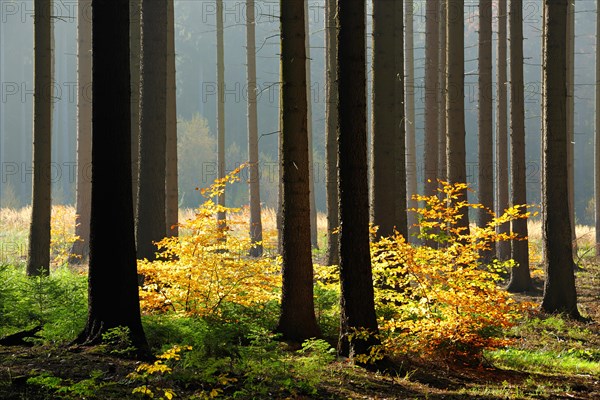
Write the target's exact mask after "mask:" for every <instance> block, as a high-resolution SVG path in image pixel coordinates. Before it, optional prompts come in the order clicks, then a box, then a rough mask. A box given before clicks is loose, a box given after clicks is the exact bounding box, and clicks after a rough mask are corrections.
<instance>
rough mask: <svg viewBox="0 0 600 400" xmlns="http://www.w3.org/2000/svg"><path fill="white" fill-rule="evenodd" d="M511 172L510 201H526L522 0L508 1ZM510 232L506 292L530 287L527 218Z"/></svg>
mask: <svg viewBox="0 0 600 400" xmlns="http://www.w3.org/2000/svg"><path fill="white" fill-rule="evenodd" d="M508 15H509V27H510V104H511V107H510V138H511V146H510V149H511V153H510V171H511V176H512V180H511V203H512V205H513V206H515V205H525V204H527V185H526V174H525V166H526V163H525V95H524V82H523V1H522V0H510V9H509V14H508ZM512 231H513V232H514V233H516V234H517V235H519V238H520V239H519V240H514V241H513V243H512V257H511V258H512V259H513V260H514V261H515V263H516V266H515V267H514V268H512V270H511V277H510V282H509V283H508V287H507V290H508V291H509V292H523V291H526V290H529V289H530V288H531V286H532V284H531V276H530V273H529V242H528V240H527V220H526V219H517V220H514V221H512Z"/></svg>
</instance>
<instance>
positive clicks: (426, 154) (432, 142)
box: [423, 0, 462, 196]
mask: <svg viewBox="0 0 600 400" xmlns="http://www.w3.org/2000/svg"><path fill="white" fill-rule="evenodd" d="M451 4H452V2H451ZM439 8H440V1H439V0H427V2H426V11H425V110H426V112H425V136H424V142H425V143H424V148H423V164H424V172H425V173H424V194H425V195H426V196H431V195H436V194H437V187H438V183H437V170H438V152H437V149H438V129H439V122H438V118H439V111H438V105H439V104H438V94H437V91H438V89H439V82H438V78H439V76H438V67H439V46H438V43H439V42H438V41H439V15H440V13H439ZM461 53H462V50H461ZM461 74H462V73H461Z"/></svg>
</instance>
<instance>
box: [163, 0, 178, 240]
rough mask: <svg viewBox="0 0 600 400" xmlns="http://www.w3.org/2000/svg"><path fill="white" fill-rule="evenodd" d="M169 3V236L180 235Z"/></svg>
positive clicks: (170, 5)
mask: <svg viewBox="0 0 600 400" xmlns="http://www.w3.org/2000/svg"><path fill="white" fill-rule="evenodd" d="M174 3H175V2H174V1H173V0H169V1H168V3H167V111H166V113H167V115H166V119H167V122H166V124H167V128H166V129H167V139H166V140H167V144H166V172H165V173H166V178H165V179H166V181H165V192H166V200H165V201H166V210H165V212H166V214H165V218H166V220H167V232H166V235H167V236H178V235H179V228H178V224H179V176H178V174H177V159H178V156H177V79H176V68H175V57H176V53H175V5H174Z"/></svg>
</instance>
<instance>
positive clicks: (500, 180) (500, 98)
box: [496, 0, 511, 261]
mask: <svg viewBox="0 0 600 400" xmlns="http://www.w3.org/2000/svg"><path fill="white" fill-rule="evenodd" d="M506 22H507V8H506V0H499V1H498V53H497V58H498V78H497V83H496V86H497V88H496V107H497V109H496V166H497V169H496V176H497V178H496V179H497V182H496V184H497V187H496V214H497V215H502V214H503V213H504V211H505V210H506V209H507V208H508V207H509V203H508V124H507V121H508V106H507V85H508V79H507V73H506V60H507V57H506V42H507V32H506ZM509 231H510V223H505V224H502V225H500V226H499V227H498V229H497V232H498V233H508V232H509ZM510 252H511V247H510V241H508V240H505V241H500V242H498V243H497V244H496V257H497V258H498V259H499V260H500V261H506V260H508V259H510Z"/></svg>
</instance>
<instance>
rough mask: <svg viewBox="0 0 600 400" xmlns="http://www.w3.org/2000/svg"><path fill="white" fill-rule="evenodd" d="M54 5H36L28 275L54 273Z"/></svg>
mask: <svg viewBox="0 0 600 400" xmlns="http://www.w3.org/2000/svg"><path fill="white" fill-rule="evenodd" d="M51 10H52V7H51V2H50V1H48V0H35V2H34V45H35V50H34V52H35V53H34V71H35V75H34V96H33V98H34V102H33V193H32V203H31V225H30V230H29V256H28V258H27V275H28V276H38V275H48V274H49V273H50V219H51V204H52V200H51V191H52V190H51V179H50V178H51V177H50V174H51V139H50V138H51V131H52V90H51V88H52V47H51V32H52V23H51V20H50V18H51Z"/></svg>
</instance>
